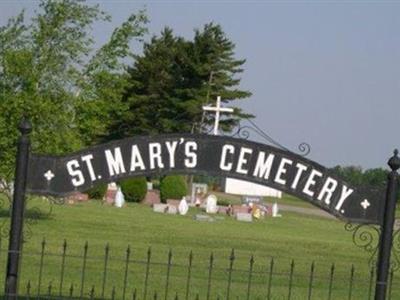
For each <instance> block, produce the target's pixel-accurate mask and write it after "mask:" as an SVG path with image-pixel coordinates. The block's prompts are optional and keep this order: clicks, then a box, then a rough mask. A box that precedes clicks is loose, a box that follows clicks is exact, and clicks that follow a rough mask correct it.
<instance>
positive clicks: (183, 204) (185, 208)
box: [178, 197, 189, 216]
mask: <svg viewBox="0 0 400 300" xmlns="http://www.w3.org/2000/svg"><path fill="white" fill-rule="evenodd" d="M178 211H179V214H180V215H182V216H184V215H186V214H187V212H188V211H189V205H188V204H187V202H186V197H183V198H182V200H181V202H180V203H179V206H178Z"/></svg>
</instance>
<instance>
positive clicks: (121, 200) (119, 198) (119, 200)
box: [115, 187, 125, 207]
mask: <svg viewBox="0 0 400 300" xmlns="http://www.w3.org/2000/svg"><path fill="white" fill-rule="evenodd" d="M124 204H125V197H124V194H123V193H122V191H121V188H120V187H119V188H118V190H117V194H116V195H115V206H116V207H122V206H124Z"/></svg>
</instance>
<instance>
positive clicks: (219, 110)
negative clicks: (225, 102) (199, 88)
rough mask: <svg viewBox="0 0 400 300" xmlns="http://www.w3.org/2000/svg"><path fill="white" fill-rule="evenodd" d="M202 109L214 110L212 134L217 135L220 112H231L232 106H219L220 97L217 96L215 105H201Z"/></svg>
mask: <svg viewBox="0 0 400 300" xmlns="http://www.w3.org/2000/svg"><path fill="white" fill-rule="evenodd" d="M203 110H204V111H215V124H214V135H218V127H219V117H220V113H232V112H233V108H223V107H221V97H220V96H218V97H217V106H203Z"/></svg>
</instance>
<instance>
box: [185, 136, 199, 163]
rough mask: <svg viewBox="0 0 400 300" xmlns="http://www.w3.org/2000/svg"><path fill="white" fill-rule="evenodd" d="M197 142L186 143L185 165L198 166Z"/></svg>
mask: <svg viewBox="0 0 400 300" xmlns="http://www.w3.org/2000/svg"><path fill="white" fill-rule="evenodd" d="M195 151H197V143H196V142H187V143H186V144H185V156H186V158H185V167H186V168H195V167H196V166H197V153H196V152H195Z"/></svg>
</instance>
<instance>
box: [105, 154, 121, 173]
mask: <svg viewBox="0 0 400 300" xmlns="http://www.w3.org/2000/svg"><path fill="white" fill-rule="evenodd" d="M105 154H106V161H107V166H108V172H109V173H110V176H114V175H119V174H121V173H125V165H124V161H123V159H122V154H121V148H120V147H116V148H115V149H114V154H113V153H112V152H111V150H108V149H107V150H105Z"/></svg>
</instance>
